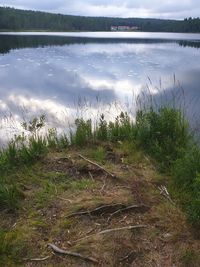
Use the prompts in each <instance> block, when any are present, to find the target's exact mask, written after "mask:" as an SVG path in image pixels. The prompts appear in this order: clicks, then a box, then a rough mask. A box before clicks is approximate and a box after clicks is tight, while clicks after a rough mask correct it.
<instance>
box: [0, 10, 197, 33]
mask: <svg viewBox="0 0 200 267" xmlns="http://www.w3.org/2000/svg"><path fill="white" fill-rule="evenodd" d="M119 25H120V26H130V27H138V28H139V30H140V31H146V32H186V33H187V32H191V33H198V32H200V18H185V19H184V20H164V19H151V18H149V19H144V18H111V17H84V16H72V15H62V14H52V13H47V12H40V11H31V10H20V9H15V8H10V7H0V31H29V30H30V31H32V30H39V31H110V30H111V26H119Z"/></svg>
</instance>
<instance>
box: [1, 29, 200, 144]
mask: <svg viewBox="0 0 200 267" xmlns="http://www.w3.org/2000/svg"><path fill="white" fill-rule="evenodd" d="M199 48H200V34H175V33H139V32H136V33H133V32H125V33H119V32H113V33H111V32H107V33H103V32H98V33H1V34H0V138H1V140H4V139H6V138H8V136H10V135H12V134H13V133H15V132H16V129H18V128H20V123H21V122H22V121H23V120H27V119H29V118H31V117H33V116H37V115H38V114H43V113H44V114H46V116H47V120H48V124H49V126H50V127H54V126H55V127H57V128H58V129H59V130H60V131H61V130H62V129H63V128H64V127H67V124H68V123H71V122H72V121H73V120H74V118H75V117H76V116H85V117H90V116H93V117H95V116H96V115H97V114H100V113H101V112H104V113H106V114H107V115H108V116H110V117H112V116H113V115H114V116H115V115H117V114H118V113H119V112H120V109H127V110H128V111H129V112H130V113H132V114H134V110H135V99H137V97H138V96H141V97H142V96H143V95H142V92H144V91H145V92H146V93H147V94H148V93H149V92H150V93H151V94H152V95H153V96H154V99H155V101H157V102H159V101H168V100H169V99H170V98H172V99H174V97H176V98H177V99H178V100H177V102H178V103H179V104H181V105H184V107H185V109H186V113H187V115H188V117H189V118H190V120H191V121H193V126H197V125H198V123H199V112H200V49H199ZM163 99H164V100H163ZM183 99H184V100H183Z"/></svg>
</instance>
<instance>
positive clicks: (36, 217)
mask: <svg viewBox="0 0 200 267" xmlns="http://www.w3.org/2000/svg"><path fill="white" fill-rule="evenodd" d="M44 124H45V117H44V116H41V117H40V118H35V119H34V120H32V121H30V122H29V123H24V124H23V128H24V131H25V132H29V134H28V135H25V134H22V135H20V136H16V137H15V138H14V140H12V141H11V142H10V143H9V144H8V146H7V148H5V149H4V150H2V151H1V152H0V213H1V214H2V216H1V217H2V218H1V220H0V229H1V230H0V240H1V242H0V244H1V245H0V255H1V257H0V258H1V260H0V264H2V266H17V264H18V265H19V266H44V265H40V264H41V262H40V261H36V260H33V261H31V259H35V258H38V255H39V256H40V259H41V258H43V257H45V256H46V255H47V254H48V255H49V250H48V249H47V244H48V243H54V244H57V245H58V246H59V247H63V246H64V247H65V248H68V249H70V250H73V251H77V252H79V253H82V254H85V253H86V254H92V256H94V257H95V258H98V262H99V266H121V264H127V265H125V266H132V265H131V264H132V263H133V262H135V264H136V266H155V265H153V264H155V262H156V264H158V265H159V264H160V266H172V265H173V264H175V265H177V266H199V265H200V259H199V256H198V253H197V252H198V249H199V248H200V244H199V241H198V240H195V239H194V238H193V235H192V231H190V230H191V229H190V227H191V226H192V228H193V229H198V227H199V221H200V220H199V219H200V205H199V204H200V197H199V196H200V150H199V148H198V146H197V145H196V143H195V141H194V137H193V136H192V135H191V133H190V129H189V125H188V122H187V120H186V119H185V117H184V115H183V113H182V112H181V111H180V110H178V109H175V108H170V107H162V108H160V109H153V108H149V109H146V110H144V109H142V110H139V111H138V112H137V116H136V120H135V121H132V120H131V119H130V117H129V115H128V114H127V113H121V114H120V115H119V116H118V117H116V119H115V121H112V122H108V121H106V120H105V118H104V115H101V117H100V120H99V122H98V123H97V124H96V125H93V124H92V121H91V120H87V121H85V120H84V119H83V118H79V119H77V120H76V121H75V126H76V127H75V130H73V131H70V129H69V131H68V132H69V133H70V134H69V136H66V135H63V136H58V135H57V133H56V129H51V130H49V132H48V134H47V135H46V136H42V135H41V134H40V130H41V129H42V127H43V126H44ZM87 159H89V161H87ZM91 162H92V163H91ZM93 163H94V164H93ZM95 164H96V165H95ZM99 166H100V168H99ZM112 174H113V176H112ZM161 186H166V187H167V188H168V190H169V195H168V194H166V192H165V193H163V192H162V190H161V192H159V189H158V188H161ZM160 193H161V194H160ZM163 196H164V198H163ZM172 199H173V201H172ZM119 204H120V205H121V206H120V207H118V208H117V209H116V208H114V209H113V205H114V206H115V205H119ZM133 204H134V205H137V206H138V211H137V212H136V213H135V211H134V210H133V208H131V209H130V210H129V208H130V206H132V205H133ZM105 205H110V206H109V208H106V210H103V211H102V213H101V212H100V214H99V213H98V214H96V213H95V215H93V214H92V213H90V214H89V215H90V216H87V212H86V216H80V215H77V216H74V217H73V216H69V215H70V214H73V213H74V212H80V211H81V212H82V211H88V210H95V208H99V207H100V208H101V209H103V208H102V207H104V206H105ZM115 207H116V206H115ZM127 207H128V209H127V210H126V208H127ZM123 208H125V210H123V211H122V209H123ZM127 211H128V212H127ZM182 211H184V213H182ZM184 214H186V218H187V219H186V218H185V215H184ZM68 216H69V217H68ZM133 224H134V225H145V230H144V231H143V230H141V231H138V232H137V230H136V231H134V232H132V234H131V235H130V232H129V231H127V230H125V232H124V233H123V234H122V235H123V237H122V236H121V234H120V233H118V232H117V233H116V234H114V235H111V236H110V235H108V236H107V235H105V236H103V237H102V236H101V234H100V235H99V232H101V231H102V230H107V229H114V228H120V227H124V226H127V225H128V226H130V225H133ZM146 228H147V229H146ZM141 232H142V233H141ZM196 233H198V231H197V230H196ZM88 235H92V236H91V238H90V237H89V238H88V239H86V240H83V241H81V240H80V239H81V238H82V237H84V236H88ZM30 240H31V242H30ZM77 240H78V241H77ZM163 240H164V241H163ZM76 241H77V242H76ZM120 244H121V245H120ZM150 244H152V246H150ZM163 244H165V245H163ZM191 244H192V245H191ZM146 246H150V249H149V250H147V249H146ZM153 246H154V247H153ZM159 246H161V247H162V249H161V250H160V251H159V250H158V249H155V247H159ZM91 249H92V251H93V252H92V253H91ZM172 251H173V252H172ZM47 252H48V253H47ZM100 255H102V256H101V257H100ZM164 255H167V256H169V255H170V256H169V258H168V259H166V257H165V256H164ZM60 257H61V258H60ZM99 257H100V258H101V259H99ZM63 260H64V261H67V262H66V264H68V265H67V266H77V260H76V259H71V258H70V259H68V258H67V259H66V258H63V256H62V255H61V256H59V257H58V258H57V257H53V256H51V257H50V256H49V259H47V261H48V262H47V265H45V266H55V264H56V266H63V265H62V264H63ZM29 261H31V262H32V263H31V264H32V265H28V264H29V263H28V262H29ZM166 261H168V265H163V264H164V263H165V264H166ZM38 262H40V263H38ZM147 262H149V263H150V264H151V265H147ZM79 264H81V263H79ZM88 264H89V263H88ZM79 266H90V265H79Z"/></svg>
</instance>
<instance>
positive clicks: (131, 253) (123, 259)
mask: <svg viewBox="0 0 200 267" xmlns="http://www.w3.org/2000/svg"><path fill="white" fill-rule="evenodd" d="M134 254H135V251H131V252H129V253H128V254H127V255H126V256H125V257H123V258H121V259H120V260H119V261H120V262H122V261H126V260H128V259H129V258H130V257H131V256H132V255H134Z"/></svg>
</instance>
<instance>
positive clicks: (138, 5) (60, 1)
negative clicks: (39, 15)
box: [1, 0, 200, 19]
mask: <svg viewBox="0 0 200 267" xmlns="http://www.w3.org/2000/svg"><path fill="white" fill-rule="evenodd" d="M1 5H5V6H14V7H16V8H24V9H34V10H43V11H49V12H54V13H57V12H59V13H63V14H75V15H88V16H114V17H155V18H176V19H181V18H185V17H189V16H192V17H197V16H199V14H200V4H199V0H182V1H181V4H180V1H178V0H165V1H162V2H161V1H160V0H151V1H149V0H134V1H132V0H123V1H121V0H110V1H108V0H84V1H83V0H73V1H71V0H56V1H55V0H42V1H41V0H29V1H27V0H2V1H1Z"/></svg>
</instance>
